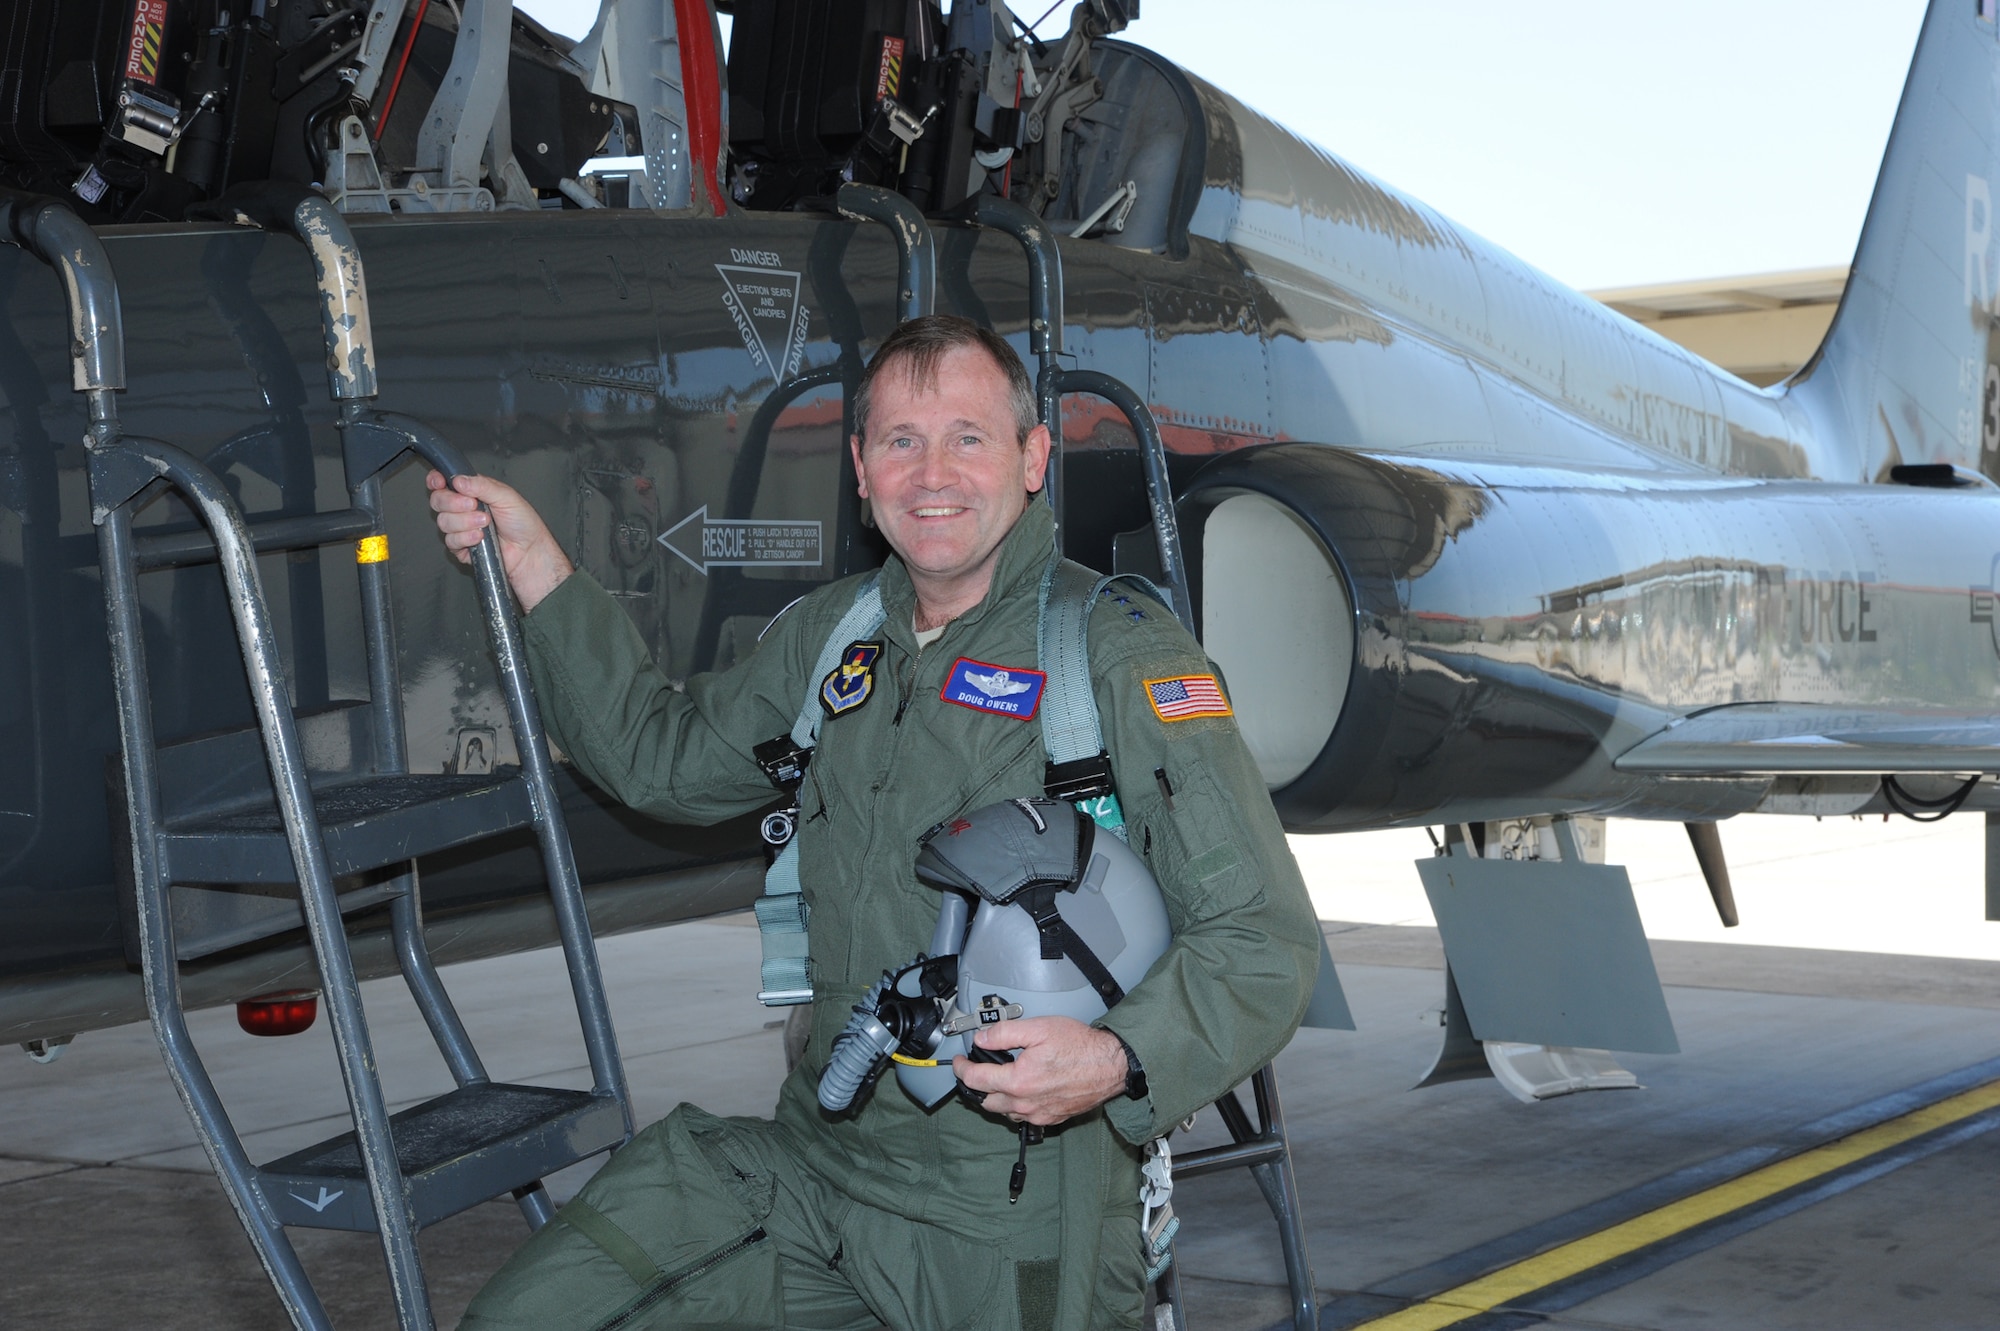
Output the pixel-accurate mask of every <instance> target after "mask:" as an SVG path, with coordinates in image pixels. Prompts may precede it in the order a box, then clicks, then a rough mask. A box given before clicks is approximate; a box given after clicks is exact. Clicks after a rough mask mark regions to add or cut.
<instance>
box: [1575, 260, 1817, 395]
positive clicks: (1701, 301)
mask: <svg viewBox="0 0 2000 1331" xmlns="http://www.w3.org/2000/svg"><path fill="white" fill-rule="evenodd" d="M1847 274H1848V269H1847V267H1846V266H1845V265H1842V266H1840V267H1837V268H1801V269H1798V270H1796V271H1793V272H1786V273H1759V274H1755V275H1753V276H1748V277H1713V278H1704V279H1702V280H1700V281H1694V282H1662V283H1658V284H1656V285H1653V286H1642V287H1616V288H1611V289H1607V290H1601V291H1592V292H1589V293H1587V294H1589V295H1590V296H1591V297H1593V298H1594V299H1596V300H1600V301H1602V302H1603V303H1604V304H1606V305H1608V306H1610V307H1611V308H1612V309H1614V310H1616V311H1618V313H1620V314H1622V315H1624V316H1625V317H1626V318H1628V319H1632V320H1635V321H1637V322H1638V323H1641V324H1644V325H1645V326H1646V327H1648V328H1650V329H1652V330H1653V331H1654V332H1656V333H1658V334H1659V335H1660V336H1661V337H1664V338H1666V339H1668V340H1669V341H1672V342H1677V343H1679V344H1680V345H1681V346H1684V347H1686V348H1687V349H1688V350H1689V351H1692V352H1694V353H1695V354H1696V355H1698V356H1702V357H1704V358H1706V359H1708V360H1711V361H1713V362H1715V363H1716V364H1717V365H1720V366H1721V367H1722V368H1723V369H1725V370H1728V371H1729V372H1730V373H1732V374H1735V375H1738V376H1740V377H1742V378H1744V379H1748V380H1749V381H1750V382H1751V383H1754V384H1773V383H1776V382H1778V381H1779V380H1780V379H1783V378H1785V377H1786V376H1787V375H1789V374H1791V373H1792V372H1793V371H1795V370H1797V369H1798V368H1799V367H1800V366H1801V365H1803V364H1805V363H1806V361H1807V360H1808V359H1809V358H1810V357H1811V356H1812V354H1813V352H1814V351H1815V350H1817V349H1818V347H1819V344H1820V339H1822V338H1823V337H1825V336H1826V330H1827V326H1828V325H1829V324H1831V323H1832V322H1833V313H1834V310H1835V308H1836V307H1838V305H1839V304H1840V293H1841V292H1842V291H1843V290H1844V289H1845V288H1846V286H1847Z"/></svg>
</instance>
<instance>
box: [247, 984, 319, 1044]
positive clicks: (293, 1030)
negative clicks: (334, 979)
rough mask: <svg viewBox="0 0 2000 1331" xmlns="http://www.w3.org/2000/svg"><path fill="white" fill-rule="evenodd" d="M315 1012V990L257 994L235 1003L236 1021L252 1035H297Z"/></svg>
mask: <svg viewBox="0 0 2000 1331" xmlns="http://www.w3.org/2000/svg"><path fill="white" fill-rule="evenodd" d="M317 1016H319V990H317V989H287V990H285V991H284V992H283V993H276V994H259V995H257V997H255V998H246V999H244V1000H243V1001H242V1002H240V1003H238V1004H237V1005H236V1024H237V1025H238V1026H241V1027H242V1028H243V1029H244V1030H246V1031H248V1032H249V1033H250V1034H252V1035H297V1034H298V1033H299V1032H300V1031H304V1030H310V1029H311V1028H312V1024H313V1019H314V1018H315V1017H317Z"/></svg>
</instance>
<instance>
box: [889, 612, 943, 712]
mask: <svg viewBox="0 0 2000 1331" xmlns="http://www.w3.org/2000/svg"><path fill="white" fill-rule="evenodd" d="M932 641H933V642H942V641H944V635H943V634H939V635H938V637H937V638H935V639H933V640H932ZM930 649H931V643H925V644H924V645H923V646H921V647H919V648H917V654H916V655H915V656H913V657H911V658H910V669H909V673H908V674H906V675H905V676H904V677H903V679H902V682H901V683H900V684H899V685H898V688H897V694H898V696H897V698H896V717H895V719H894V720H893V721H891V722H889V724H890V725H892V726H900V725H902V724H903V713H904V712H907V711H909V710H910V699H912V698H914V697H916V696H917V675H918V673H919V672H921V671H922V670H923V668H924V653H925V652H927V651H929V650H930Z"/></svg>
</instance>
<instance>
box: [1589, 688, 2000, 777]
mask: <svg viewBox="0 0 2000 1331" xmlns="http://www.w3.org/2000/svg"><path fill="white" fill-rule="evenodd" d="M1613 765H1614V766H1616V767H1617V768H1618V770H1619V771H1621V772H1633V773H1647V774H1651V775H1659V776H1667V775H1672V776H1714V775H1721V774H1724V773H1783V774H1787V775H1805V774H1817V773H1835V772H1854V773H1866V774H1871V775H1872V774H1876V773H1884V772H1887V773H1894V772H1993V773H2000V716H1995V715H1992V714H1989V713H1983V712H1961V711H1945V710H1942V709H1936V708H1921V707H1885V708H1855V707H1838V706H1827V705H1824V704H1818V703H1797V702H1775V703H1774V702H1758V703H1734V704H1730V705H1727V706H1722V707H1711V708H1709V709H1707V710H1706V711H1701V712H1694V713H1691V714H1690V715H1687V716H1684V717H1681V718H1680V719H1679V720H1676V721H1674V722H1672V723H1671V724H1669V725H1668V726H1667V727H1666V728H1665V729H1663V730H1661V731H1659V732H1658V733H1656V734H1653V735H1649V736H1647V737H1646V738H1645V739H1643V740H1641V741H1640V742H1639V743H1637V744H1635V745H1633V746H1632V747H1631V748H1629V749H1627V750H1626V751H1625V752H1624V753H1622V754H1620V755H1619V756H1618V758H1617V759H1616V761H1615V763H1614V764H1613Z"/></svg>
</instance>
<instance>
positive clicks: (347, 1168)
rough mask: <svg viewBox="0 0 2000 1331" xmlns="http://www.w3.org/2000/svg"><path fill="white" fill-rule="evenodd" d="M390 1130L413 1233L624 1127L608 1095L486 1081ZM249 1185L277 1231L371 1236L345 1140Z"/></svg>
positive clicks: (347, 1135) (398, 1120)
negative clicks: (292, 1227)
mask: <svg viewBox="0 0 2000 1331" xmlns="http://www.w3.org/2000/svg"><path fill="white" fill-rule="evenodd" d="M389 1131H390V1133H391V1135H392V1136H393V1137H394V1139H395V1142H396V1161H397V1164H398V1165H399V1166H400V1167H401V1169H402V1173H403V1177H404V1179H405V1181H406V1183H407V1185H408V1187H409V1193H410V1205H411V1208H412V1210H413V1211H414V1212H415V1214H416V1219H417V1224H418V1226H419V1227H421V1226H424V1225H430V1224H435V1223H437V1222H438V1221H440V1220H443V1219H445V1218H447V1217H449V1216H454V1215H457V1214H458V1213H459V1212H461V1211H464V1210H467V1209H469V1208H470V1207H474V1206H477V1205H479V1204H480V1203H481V1202H483V1201H487V1200H489V1199H491V1198H494V1197H497V1196H500V1195H501V1194H502V1193H505V1192H508V1191H509V1190H511V1189H514V1188H519V1187H523V1186H525V1185H526V1184H528V1183H531V1182H533V1181H534V1180H536V1179H539V1178H543V1177H546V1176H547V1175H549V1174H553V1173H554V1172H555V1171H557V1170H558V1169H562V1168H565V1167H567V1166H569V1165H573V1164H575V1163H576V1162H577V1161H579V1160H585V1159H588V1158H589V1157H591V1156H593V1155H596V1154H597V1153H598V1152H599V1151H606V1150H609V1149H611V1148H612V1147H614V1146H616V1145H617V1144H618V1143H619V1142H620V1141H622V1140H624V1136H625V1119H624V1114H623V1111H622V1110H621V1109H620V1108H619V1105H618V1101H617V1100H616V1099H615V1098H614V1097H612V1096H609V1095H603V1096H599V1095H593V1094H591V1093H590V1092H589V1091H571V1090H563V1089H561V1088H559V1087H554V1086H513V1085H508V1084H505V1083H500V1082H489V1083H487V1084H486V1085H483V1086H464V1087H460V1088H459V1089H458V1090H455V1091H451V1092H449V1093H447V1094H445V1095H441V1096H439V1097H438V1098H437V1099H435V1100H427V1101H425V1102H424V1103H423V1104H420V1105H416V1106H414V1107H412V1108H409V1109H405V1110H403V1111H402V1112H401V1113H399V1114H394V1115H391V1116H390V1118H389ZM257 1186H258V1189H259V1191H261V1192H262V1193H263V1195H264V1200H265V1203H266V1204H267V1205H268V1207H269V1208H270V1210H271V1212H272V1213H273V1214H274V1215H276V1216H277V1218H278V1222H279V1223H280V1224H284V1225H297V1226H300V1227H302V1228H307V1229H349V1230H362V1231H367V1232H371V1233H372V1232H373V1231H374V1230H375V1227H376V1226H375V1208H374V1205H373V1203H372V1202H371V1201H370V1200H369V1197H368V1180H367V1176H366V1175H365V1174H364V1173H363V1171H362V1168H361V1155H360V1152H359V1150H357V1149H356V1147H355V1144H354V1134H353V1133H351V1132H344V1133H342V1134H341V1135H340V1136H338V1137H332V1138H329V1139H327V1140H326V1141H323V1142H320V1143H318V1144H317V1145H313V1146H308V1147H306V1148H305V1149H304V1150H303V1151H295V1152H293V1153H292V1154H291V1155H288V1156H286V1157H284V1159H282V1160H274V1161H272V1162H271V1163H270V1164H268V1165H265V1166H264V1167H263V1168H262V1169H260V1170H258V1171H257Z"/></svg>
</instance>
